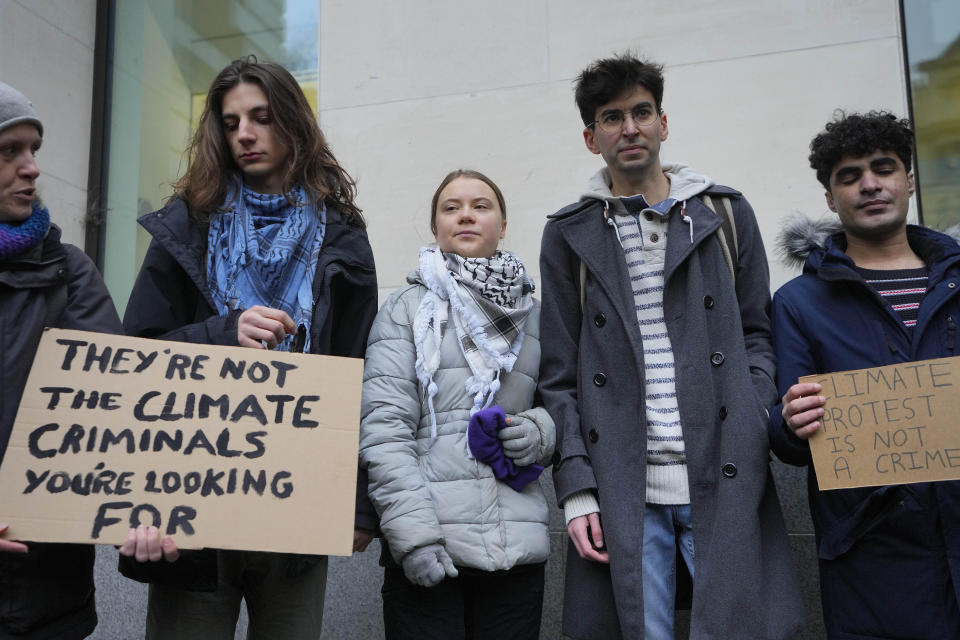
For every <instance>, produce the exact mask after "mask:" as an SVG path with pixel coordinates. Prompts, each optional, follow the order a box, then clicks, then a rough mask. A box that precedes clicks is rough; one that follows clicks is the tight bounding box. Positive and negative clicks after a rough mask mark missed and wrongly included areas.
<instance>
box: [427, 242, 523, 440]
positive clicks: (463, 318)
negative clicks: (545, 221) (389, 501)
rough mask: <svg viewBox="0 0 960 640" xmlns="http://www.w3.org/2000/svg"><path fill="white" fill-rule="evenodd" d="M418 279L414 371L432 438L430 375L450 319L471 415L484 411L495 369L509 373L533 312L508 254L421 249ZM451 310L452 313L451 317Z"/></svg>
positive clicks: (518, 265) (496, 383) (519, 268)
mask: <svg viewBox="0 0 960 640" xmlns="http://www.w3.org/2000/svg"><path fill="white" fill-rule="evenodd" d="M420 277H421V279H422V280H423V282H424V284H425V285H426V287H427V293H426V295H424V296H423V299H422V300H421V302H420V306H419V307H418V308H417V312H416V314H415V316H414V321H413V341H414V345H415V347H416V351H417V360H416V365H415V366H416V372H417V377H418V378H419V380H420V382H421V384H422V385H423V386H424V388H425V389H426V390H427V401H428V405H429V407H430V418H431V420H432V421H433V425H432V429H431V435H432V436H436V435H437V420H436V416H435V415H434V412H433V396H434V395H436V393H437V385H436V383H435V382H434V380H433V375H434V374H435V373H436V372H437V369H438V368H439V366H440V343H441V342H442V341H443V334H444V332H445V331H446V328H447V324H448V316H449V315H452V317H453V326H454V328H455V329H456V332H457V343H458V345H459V346H460V351H461V352H462V353H463V357H464V358H465V359H466V361H467V364H468V365H469V367H470V372H471V373H472V375H471V376H470V378H469V379H467V383H466V391H467V393H469V394H470V395H471V396H472V397H473V409H472V410H471V415H472V414H473V413H476V412H477V411H479V410H480V409H484V408H486V407H488V406H489V405H490V403H491V401H492V400H493V396H494V394H495V393H496V392H497V391H498V390H499V389H500V371H501V370H503V371H506V372H509V371H511V370H512V369H513V364H514V362H516V360H517V354H518V353H520V347H521V345H522V344H523V335H524V333H523V326H524V323H525V322H526V320H527V317H528V316H529V315H530V310H531V309H532V308H533V289H534V287H533V281H532V280H531V279H530V278H529V276H527V272H526V269H525V268H524V266H523V263H522V262H521V261H520V259H519V258H518V257H517V256H515V255H514V254H512V253H510V252H507V251H497V252H496V253H495V254H494V255H493V256H492V257H490V258H463V257H461V256H459V255H457V254H454V253H446V254H445V253H442V252H441V251H440V249H438V248H437V247H423V248H422V249H420ZM451 310H452V313H450V312H451Z"/></svg>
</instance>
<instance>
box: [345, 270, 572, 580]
mask: <svg viewBox="0 0 960 640" xmlns="http://www.w3.org/2000/svg"><path fill="white" fill-rule="evenodd" d="M407 280H408V282H410V283H411V284H410V286H407V287H404V288H403V289H400V290H399V291H396V292H394V294H393V295H391V296H390V298H389V299H388V300H387V302H386V303H385V304H384V305H383V307H382V308H381V309H380V312H379V313H378V314H377V319H376V320H375V321H374V323H373V328H372V330H371V331H370V338H369V341H368V345H367V354H366V364H365V367H364V374H363V410H362V411H363V422H362V423H361V427H360V459H361V463H362V464H363V465H364V466H365V467H366V468H367V470H368V472H369V486H368V490H369V494H370V499H371V500H372V501H373V504H374V506H375V507H376V509H377V513H378V514H379V516H380V529H381V531H382V532H383V534H384V536H385V537H386V539H387V542H388V544H389V547H390V551H391V553H392V555H393V559H394V560H395V561H396V562H397V563H400V562H401V560H402V559H403V557H404V556H405V555H406V554H408V553H409V552H411V551H413V550H414V549H416V548H418V547H422V546H425V545H428V544H433V543H441V544H444V545H445V547H446V550H447V552H448V553H449V554H450V556H451V557H452V558H453V562H454V564H456V565H457V566H462V567H473V568H476V569H482V570H485V571H497V570H504V569H510V568H511V567H514V566H516V565H522V564H532V563H538V562H544V561H546V559H547V556H548V555H549V551H550V549H549V546H550V545H549V538H548V534H547V522H548V510H547V502H546V499H545V498H544V495H543V490H542V489H541V488H540V483H539V482H532V483H530V484H529V485H527V486H526V488H524V490H523V491H522V492H517V491H514V490H513V489H511V488H510V487H508V486H507V485H506V484H504V483H503V482H500V481H498V480H497V479H496V478H495V477H494V476H493V472H492V470H491V469H490V467H489V466H487V465H486V464H484V463H482V462H478V461H476V460H474V459H472V458H470V457H468V452H467V425H468V424H469V420H470V409H471V407H472V406H473V402H472V398H471V397H470V396H469V395H468V394H467V392H466V389H465V387H464V384H465V382H466V380H467V378H468V377H470V369H469V367H468V366H467V363H466V360H464V358H463V354H462V353H461V352H460V349H459V347H458V346H457V339H456V331H454V330H453V326H452V325H450V327H449V330H448V331H446V332H445V335H444V337H443V342H442V343H441V346H440V368H439V369H438V371H437V372H436V374H435V375H434V381H435V382H436V384H437V387H438V391H437V394H436V395H435V396H434V400H433V402H434V410H435V415H436V419H437V436H436V437H435V438H431V437H430V431H431V418H430V411H429V408H428V407H427V401H426V391H425V389H424V388H422V387H421V386H420V384H419V381H418V380H417V376H416V373H415V371H414V362H415V360H416V350H415V348H414V344H413V319H414V316H415V314H416V311H417V307H418V306H419V305H420V300H421V299H422V298H423V296H424V294H425V293H426V287H424V286H423V285H422V284H421V283H420V280H419V274H418V273H417V272H416V271H414V272H413V273H411V274H410V275H409V276H407ZM524 329H525V336H524V340H523V346H522V347H521V349H520V354H519V356H518V357H517V361H516V363H515V364H514V367H513V371H512V372H510V373H508V374H504V373H501V387H500V390H499V391H498V392H497V394H496V395H495V396H494V400H493V404H499V405H500V406H502V407H503V409H504V411H505V412H506V413H507V415H521V416H524V417H526V418H529V419H530V420H532V421H533V422H534V423H536V425H537V427H538V428H539V430H540V434H541V437H540V459H541V461H546V460H548V459H549V458H550V456H551V455H552V454H553V448H554V443H555V433H554V425H553V420H552V419H551V418H550V416H549V415H548V414H547V412H546V411H545V410H544V409H543V408H542V407H536V408H534V407H533V398H534V391H535V389H536V386H537V377H538V371H539V367H540V303H539V302H538V301H536V302H535V306H534V308H533V309H532V310H531V312H530V315H529V317H528V318H527V322H526V325H525V327H524Z"/></svg>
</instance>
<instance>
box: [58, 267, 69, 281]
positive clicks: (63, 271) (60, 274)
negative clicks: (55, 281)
mask: <svg viewBox="0 0 960 640" xmlns="http://www.w3.org/2000/svg"><path fill="white" fill-rule="evenodd" d="M66 275H67V270H66V269H64V268H63V267H60V268H59V269H57V278H59V279H60V280H63V278H64V277H65V276H66Z"/></svg>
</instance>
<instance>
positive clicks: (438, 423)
mask: <svg viewBox="0 0 960 640" xmlns="http://www.w3.org/2000/svg"><path fill="white" fill-rule="evenodd" d="M430 221H431V230H432V231H433V234H434V236H435V237H436V240H437V243H436V246H430V247H424V248H422V249H421V250H420V259H419V265H418V268H417V269H415V270H414V271H413V272H412V273H411V274H410V275H409V276H408V277H407V281H408V282H409V285H408V286H406V287H403V288H401V289H400V290H398V291H396V292H395V293H394V294H393V295H391V296H390V298H389V299H388V300H387V302H386V303H385V304H384V305H383V307H382V308H381V309H380V312H379V313H378V315H377V318H376V320H375V321H374V324H373V329H372V330H371V332H370V339H369V342H368V346H367V354H366V366H365V371H364V383H363V422H362V425H361V431H360V456H361V463H362V464H363V466H365V467H366V468H367V470H368V473H369V495H370V498H371V500H372V501H373V504H374V506H375V507H376V509H377V512H378V514H379V516H380V530H381V532H382V534H383V548H384V554H383V558H382V562H383V564H384V565H385V572H384V584H383V590H382V591H383V609H384V626H385V628H386V636H387V638H388V640H395V639H401V638H404V639H405V638H417V639H423V638H438V639H439V638H442V639H443V640H448V639H451V638H491V639H493V638H495V639H496V640H506V639H508V638H524V639H526V638H530V639H534V638H537V637H538V635H539V628H540V612H541V606H542V602H543V579H544V563H545V562H546V560H547V556H548V555H549V546H550V545H549V538H548V533H547V524H548V508H547V502H546V499H545V497H544V494H543V490H542V489H541V487H540V483H539V481H538V480H537V479H536V475H537V471H538V470H539V467H537V466H534V465H535V464H536V463H538V462H546V461H547V460H549V458H550V456H551V455H552V453H553V447H554V442H555V433H554V425H553V421H552V420H551V418H550V416H549V415H548V414H547V412H546V411H545V410H544V409H543V408H542V407H534V392H535V390H536V386H537V378H538V370H539V366H540V341H539V329H540V304H539V302H538V301H537V300H535V299H534V298H533V296H532V293H533V283H532V281H531V280H530V278H529V277H528V276H527V274H526V271H525V269H524V267H523V263H522V262H521V261H520V260H519V258H517V257H516V256H515V255H513V254H511V253H509V252H507V251H499V250H498V249H497V247H498V244H499V242H500V240H501V239H502V238H503V236H504V231H505V229H506V207H505V204H504V199H503V195H502V193H501V192H500V189H499V188H498V187H497V186H496V184H494V183H493V181H491V180H490V179H489V178H487V177H486V176H484V175H483V174H481V173H479V172H475V171H469V170H458V171H454V172H452V173H450V174H449V175H448V176H447V177H446V178H445V179H444V180H443V182H442V183H441V184H440V186H439V187H438V188H437V191H436V193H435V194H434V197H433V202H432V209H431V218H430ZM494 405H496V406H498V407H502V409H503V413H502V414H499V417H497V415H498V410H497V409H495V408H494V409H491V408H490V407H491V406H494ZM474 414H477V415H476V417H475V419H474V421H475V423H476V424H475V425H474V426H473V427H470V426H469V425H470V422H471V416H474ZM481 418H483V419H485V420H486V422H485V423H484V424H486V425H487V426H488V429H487V431H483V430H482V429H481V425H480V419H481ZM504 418H505V419H504ZM490 421H494V422H497V421H498V422H499V426H500V427H501V428H500V430H499V431H496V430H495V428H490V425H491V424H492V422H490ZM468 431H469V432H470V436H469V437H470V442H469V443H468ZM476 438H479V439H476ZM484 438H486V439H485V440H484ZM491 451H493V454H492V458H491V457H490V453H491ZM481 460H488V461H489V464H488V463H487V462H482V461H481ZM498 475H499V476H502V479H500V478H498Z"/></svg>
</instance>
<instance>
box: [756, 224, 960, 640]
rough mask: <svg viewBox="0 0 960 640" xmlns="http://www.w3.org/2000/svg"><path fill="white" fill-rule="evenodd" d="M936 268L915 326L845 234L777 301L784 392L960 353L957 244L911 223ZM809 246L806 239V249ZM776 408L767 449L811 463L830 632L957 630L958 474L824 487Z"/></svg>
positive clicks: (937, 633)
mask: <svg viewBox="0 0 960 640" xmlns="http://www.w3.org/2000/svg"><path fill="white" fill-rule="evenodd" d="M907 236H908V239H909V242H910V246H911V248H912V249H913V250H914V252H915V253H916V254H917V255H919V256H920V257H921V258H922V259H923V260H924V261H925V262H926V263H927V265H928V267H929V269H930V275H929V280H928V283H927V293H926V295H925V296H924V298H923V301H922V302H921V304H920V311H919V318H918V321H917V325H916V327H914V328H913V330H912V333H911V330H909V329H907V328H906V327H904V325H903V322H902V321H901V320H900V319H899V318H898V316H897V314H896V312H895V311H894V310H893V309H892V308H891V307H890V305H889V304H887V303H886V302H884V301H883V299H881V298H880V296H879V295H877V294H876V293H874V291H873V290H872V289H871V288H870V287H869V286H868V285H867V284H866V283H865V282H864V281H863V279H862V278H861V277H860V275H859V274H858V273H857V272H856V271H855V270H854V264H853V262H852V261H851V260H850V259H849V258H848V257H847V256H846V254H845V253H844V250H845V249H846V240H845V236H844V235H843V234H842V233H838V234H835V235H832V236H829V237H828V238H827V239H826V244H825V246H821V247H817V248H815V249H814V250H813V251H812V252H811V253H810V255H809V257H808V258H807V260H806V264H805V266H804V269H803V275H801V276H799V277H797V278H795V279H794V280H792V281H790V282H789V283H787V284H786V285H784V286H783V287H782V288H781V289H780V290H779V291H778V292H777V293H776V295H775V296H774V298H773V313H772V318H773V336H774V347H775V349H776V355H777V367H778V369H777V381H778V386H779V389H780V394H781V396H782V395H783V394H784V393H786V391H787V389H788V388H789V387H790V386H791V385H793V384H795V383H796V382H797V378H799V377H800V376H805V375H810V374H819V373H830V372H833V371H845V370H849V369H863V368H868V367H879V366H883V365H889V364H895V363H900V362H910V361H913V360H924V359H928V358H940V357H945V356H954V355H957V349H958V345H957V326H958V323H960V295H958V294H960V286H958V285H960V247H958V246H957V243H956V241H954V240H953V239H952V238H950V237H948V236H945V235H943V234H941V233H937V232H935V231H931V230H930V229H925V228H922V227H913V226H908V227H907ZM807 249H809V247H807ZM781 409H782V407H781V406H780V405H777V406H776V407H775V408H774V409H771V411H770V424H769V427H770V440H771V447H772V449H773V451H774V452H775V453H776V455H777V456H778V457H779V458H780V459H781V460H783V461H785V462H789V463H791V464H795V465H801V466H802V465H810V467H809V474H808V488H809V499H810V511H811V514H812V516H813V522H814V528H815V530H816V539H817V552H818V556H819V564H820V588H821V596H822V600H823V615H824V619H825V623H826V628H827V633H828V635H829V637H830V638H838V639H840V638H842V639H845V640H846V639H850V638H870V639H877V638H930V639H933V638H960V608H958V602H960V535H958V534H957V532H958V531H960V482H958V481H952V482H936V483H917V484H905V485H896V486H885V487H861V488H855V489H838V490H832V491H825V492H822V493H821V492H820V491H819V489H818V487H817V479H816V476H815V474H814V471H813V466H812V465H811V458H810V449H809V446H808V444H807V443H806V442H805V441H803V440H800V439H798V438H796V437H795V436H794V435H793V434H792V433H791V432H789V430H788V428H787V426H786V424H785V423H784V421H783V418H782V416H781Z"/></svg>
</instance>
